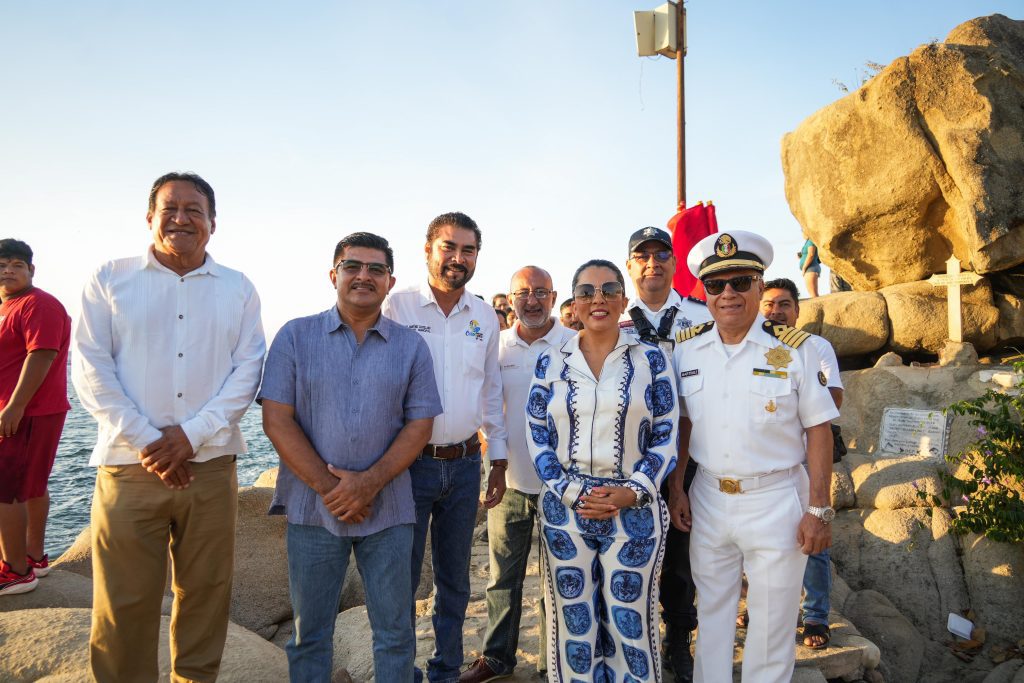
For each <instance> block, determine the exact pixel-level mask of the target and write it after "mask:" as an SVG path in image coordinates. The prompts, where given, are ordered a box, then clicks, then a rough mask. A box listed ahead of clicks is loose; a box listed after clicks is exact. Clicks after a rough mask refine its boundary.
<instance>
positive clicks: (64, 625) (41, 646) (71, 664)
mask: <svg viewBox="0 0 1024 683" xmlns="http://www.w3.org/2000/svg"><path fill="white" fill-rule="evenodd" d="M90 619H91V615H90V610H88V609H67V608H53V609H46V610H21V611H17V612H6V613H3V614H0V681H6V682H8V683H22V682H24V683H28V682H29V681H39V680H47V681H85V680H89V627H90ZM40 624H44V625H45V628H40ZM125 628H132V625H131V624H128V625H126V626H125ZM169 631H170V618H169V617H166V616H165V617H161V619H160V645H159V650H158V661H159V666H160V676H161V680H167V678H168V676H169V675H170V668H171V667H170V652H169V649H168V634H169ZM217 680H219V681H239V682H242V681H245V682H246V683H250V682H253V681H266V682H267V683H270V682H271V681H285V680H288V661H287V659H286V657H285V654H284V652H282V651H281V650H280V648H277V647H274V646H273V645H271V644H270V643H268V642H266V641H265V640H263V639H262V638H260V637H259V636H257V635H256V634H254V633H251V632H250V631H248V630H246V629H244V628H242V627H240V626H237V625H235V624H231V623H229V624H228V636H227V642H226V643H225V645H224V656H223V659H222V660H221V668H220V675H219V676H218V678H217Z"/></svg>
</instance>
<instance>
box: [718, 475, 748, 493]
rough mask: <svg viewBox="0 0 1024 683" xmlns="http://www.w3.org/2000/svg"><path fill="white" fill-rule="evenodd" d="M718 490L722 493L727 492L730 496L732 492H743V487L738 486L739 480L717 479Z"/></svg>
mask: <svg viewBox="0 0 1024 683" xmlns="http://www.w3.org/2000/svg"><path fill="white" fill-rule="evenodd" d="M718 490H719V491H721V492H722V493H728V494H729V495H730V496H731V495H732V494H734V493H743V489H742V488H740V482H739V481H738V480H736V479H719V480H718Z"/></svg>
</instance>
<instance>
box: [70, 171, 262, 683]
mask: <svg viewBox="0 0 1024 683" xmlns="http://www.w3.org/2000/svg"><path fill="white" fill-rule="evenodd" d="M216 216H217V209H216V201H215V198H214V193H213V188H212V187H211V186H210V184H209V183H207V182H206V181H205V180H203V179H202V178H200V177H199V176H197V175H195V174H192V173H168V174H166V175H163V176H161V177H160V178H157V179H156V181H155V182H154V183H153V187H152V189H151V190H150V193H149V210H148V212H147V214H146V220H147V221H148V223H149V228H150V232H151V233H152V239H153V244H152V245H151V246H150V248H149V249H148V250H147V251H146V253H145V254H144V255H142V256H136V257H132V258H123V259H118V260H114V261H108V262H107V263H105V264H104V265H102V266H100V268H99V269H98V270H97V271H96V272H95V273H94V274H93V275H92V277H91V278H90V279H89V282H88V283H87V284H86V286H85V291H84V293H83V295H82V310H81V314H80V317H79V319H78V322H77V324H76V326H75V331H74V335H73V339H74V353H73V354H72V379H73V381H74V385H75V389H76V390H77V392H78V397H79V399H80V400H81V402H82V406H83V407H84V408H85V409H86V410H87V411H89V413H91V414H92V416H93V417H94V418H95V419H96V421H97V422H98V423H99V436H98V439H97V443H96V448H95V449H94V450H93V453H92V458H91V460H90V461H89V462H90V464H91V465H95V466H98V467H99V471H98V472H97V474H96V489H95V493H94V494H93V503H92V521H91V529H92V571H93V612H92V633H91V635H90V640H89V663H90V666H91V669H92V675H93V677H94V678H95V679H96V680H97V681H100V682H101V683H106V682H107V681H155V680H156V679H157V676H158V673H159V670H158V667H157V639H158V637H159V633H160V605H161V602H162V600H163V594H164V584H165V582H166V580H167V557H168V548H169V549H170V558H171V565H172V568H173V573H172V576H173V590H174V606H173V609H172V611H171V680H172V681H175V682H177V681H213V680H214V679H216V678H217V672H218V670H219V668H220V660H221V654H222V652H223V650H224V641H225V638H226V636H227V627H228V609H229V607H230V605H231V575H232V565H233V559H234V546H235V513H236V508H237V497H236V491H237V488H238V480H237V476H236V473H235V458H236V456H237V454H239V453H245V451H246V446H245V439H243V437H242V433H241V431H240V430H239V426H238V423H239V421H240V420H241V419H242V416H243V415H244V414H245V411H246V409H247V408H248V407H249V405H250V404H251V403H252V400H253V397H254V396H255V395H256V388H257V387H258V386H259V382H260V371H261V370H262V368H263V354H264V351H265V350H266V344H265V342H264V338H263V325H262V323H261V322H260V300H259V296H258V295H257V294H256V289H255V288H254V287H253V285H252V283H251V282H249V279H248V278H246V277H245V275H243V274H242V273H240V272H238V271H236V270H231V269H230V268H226V267H224V266H222V265H220V264H219V263H217V262H216V261H214V260H213V257H212V256H211V255H210V254H208V253H207V251H206V245H207V243H208V242H209V240H210V236H211V235H212V234H213V233H214V231H215V230H216Z"/></svg>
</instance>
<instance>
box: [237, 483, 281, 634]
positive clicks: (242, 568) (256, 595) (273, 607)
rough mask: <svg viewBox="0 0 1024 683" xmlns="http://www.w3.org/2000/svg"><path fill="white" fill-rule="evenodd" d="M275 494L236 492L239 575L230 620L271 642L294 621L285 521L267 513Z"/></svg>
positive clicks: (260, 490)
mask: <svg viewBox="0 0 1024 683" xmlns="http://www.w3.org/2000/svg"><path fill="white" fill-rule="evenodd" d="M273 497H274V489H272V488H264V487H256V486H250V487H246V488H242V489H239V490H238V524H237V527H236V529H235V574H234V578H233V580H232V584H231V620H232V621H234V622H235V623H237V624H240V625H241V626H244V627H245V628H247V629H249V630H251V631H255V632H256V633H258V634H260V635H261V636H263V637H264V638H271V637H272V636H273V635H274V632H275V631H277V624H279V623H280V622H282V621H285V620H287V619H289V618H291V616H292V603H291V599H290V597H289V595H288V555H287V552H286V548H285V528H286V526H287V523H286V521H285V518H284V516H282V515H275V516H270V515H268V514H267V510H268V509H269V508H270V501H271V500H272V499H273Z"/></svg>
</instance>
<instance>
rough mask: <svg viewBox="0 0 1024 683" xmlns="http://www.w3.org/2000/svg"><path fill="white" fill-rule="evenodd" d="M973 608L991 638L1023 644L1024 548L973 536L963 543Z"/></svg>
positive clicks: (966, 574) (964, 563) (965, 573)
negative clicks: (1022, 578) (1023, 579)
mask: <svg viewBox="0 0 1024 683" xmlns="http://www.w3.org/2000/svg"><path fill="white" fill-rule="evenodd" d="M963 567H964V575H965V577H966V579H967V587H968V589H969V590H970V594H971V606H972V607H973V608H974V611H975V612H976V613H977V615H978V622H979V624H980V625H981V626H983V627H985V629H986V630H987V631H988V633H989V635H990V636H995V637H996V638H999V639H1001V640H1004V641H1008V642H1009V643H1017V642H1018V641H1022V640H1024V581H1022V580H1021V577H1024V547H1021V546H1020V545H1013V544H1009V543H996V542H995V541H992V540H991V539H988V538H986V537H984V536H978V535H976V534H972V535H970V536H968V537H966V538H964V540H963Z"/></svg>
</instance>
